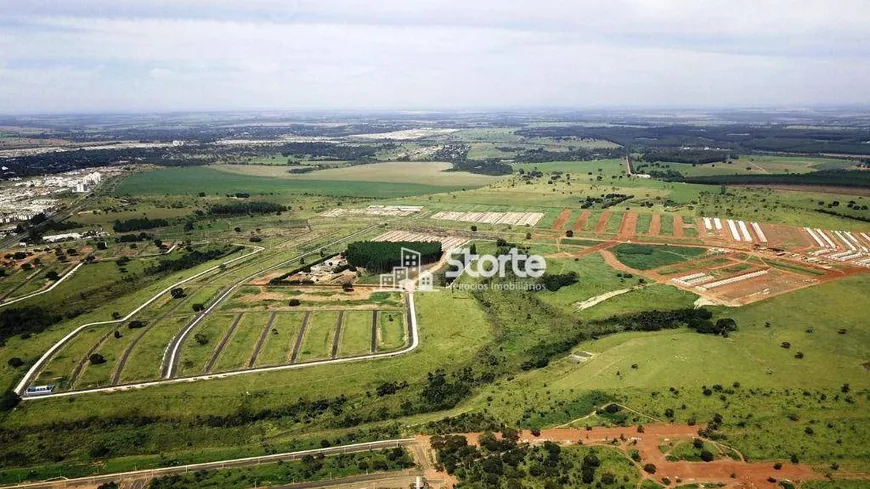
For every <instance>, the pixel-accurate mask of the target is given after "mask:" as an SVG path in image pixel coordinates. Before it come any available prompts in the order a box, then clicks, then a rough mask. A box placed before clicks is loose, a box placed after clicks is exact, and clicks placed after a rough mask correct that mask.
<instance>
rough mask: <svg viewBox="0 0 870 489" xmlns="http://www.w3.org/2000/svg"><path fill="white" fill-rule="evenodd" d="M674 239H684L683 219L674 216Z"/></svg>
mask: <svg viewBox="0 0 870 489" xmlns="http://www.w3.org/2000/svg"><path fill="white" fill-rule="evenodd" d="M674 237H675V238H682V237H683V218H682V217H680V216H674Z"/></svg>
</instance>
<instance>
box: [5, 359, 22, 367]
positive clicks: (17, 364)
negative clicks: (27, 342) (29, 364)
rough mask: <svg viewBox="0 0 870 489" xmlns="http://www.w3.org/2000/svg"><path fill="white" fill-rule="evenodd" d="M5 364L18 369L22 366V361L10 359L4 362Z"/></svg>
mask: <svg viewBox="0 0 870 489" xmlns="http://www.w3.org/2000/svg"><path fill="white" fill-rule="evenodd" d="M6 364H8V365H9V366H10V367H12V368H18V367H20V366H22V365H24V360H22V359H20V358H18V357H12V358H10V359H9V360H8V361H7V362H6Z"/></svg>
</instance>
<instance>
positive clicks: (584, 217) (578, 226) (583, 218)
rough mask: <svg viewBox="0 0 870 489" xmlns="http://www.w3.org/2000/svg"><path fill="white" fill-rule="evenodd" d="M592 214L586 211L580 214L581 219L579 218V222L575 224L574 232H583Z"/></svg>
mask: <svg viewBox="0 0 870 489" xmlns="http://www.w3.org/2000/svg"><path fill="white" fill-rule="evenodd" d="M590 214H592V212H591V211H589V210H585V211H583V212H582V213H580V217H578V218H577V222H575V223H574V232H575V233H579V232H580V231H583V226H584V225H585V224H586V221H587V220H589V215H590Z"/></svg>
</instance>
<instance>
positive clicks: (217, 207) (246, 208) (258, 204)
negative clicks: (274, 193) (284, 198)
mask: <svg viewBox="0 0 870 489" xmlns="http://www.w3.org/2000/svg"><path fill="white" fill-rule="evenodd" d="M285 210H287V207H286V206H283V205H281V204H276V203H274V202H264V201H250V202H230V203H227V204H214V205H212V206H211V207H209V209H208V211H209V213H210V214H214V215H217V216H231V215H243V214H269V213H272V212H283V211H285Z"/></svg>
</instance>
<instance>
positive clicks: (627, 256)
mask: <svg viewBox="0 0 870 489" xmlns="http://www.w3.org/2000/svg"><path fill="white" fill-rule="evenodd" d="M613 252H614V253H615V254H616V258H617V259H618V260H619V261H621V262H622V263H624V264H626V265H628V266H630V267H631V268H636V269H638V270H651V269H653V268H658V267H663V266H666V265H673V264H675V263H680V262H684V261H687V260H691V259H694V258H698V257H701V256H703V255H704V254H705V253H706V252H707V250H706V249H704V248H688V247H681V246H653V245H636V244H620V245H617V246H615V247H613Z"/></svg>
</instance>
